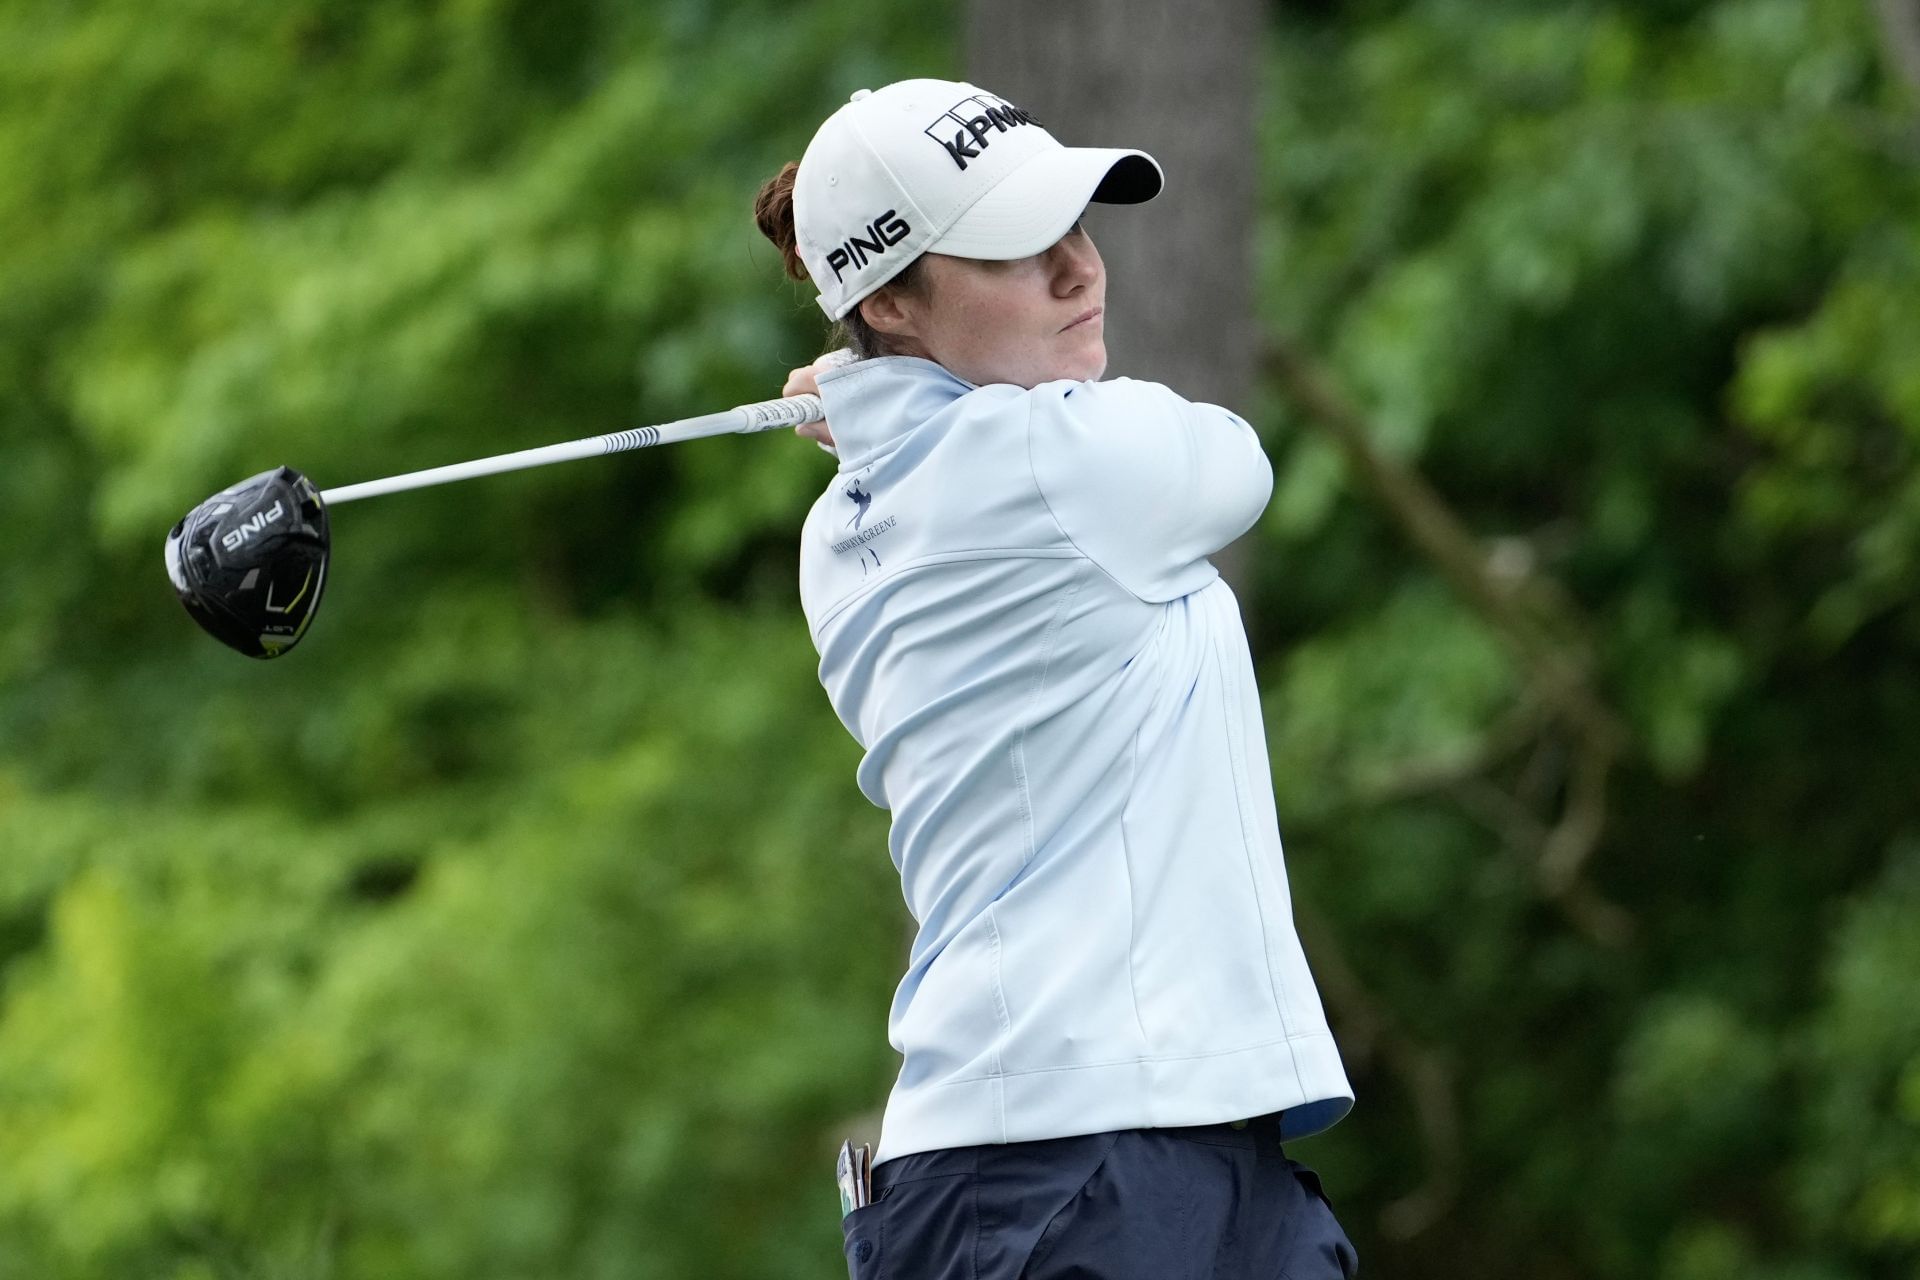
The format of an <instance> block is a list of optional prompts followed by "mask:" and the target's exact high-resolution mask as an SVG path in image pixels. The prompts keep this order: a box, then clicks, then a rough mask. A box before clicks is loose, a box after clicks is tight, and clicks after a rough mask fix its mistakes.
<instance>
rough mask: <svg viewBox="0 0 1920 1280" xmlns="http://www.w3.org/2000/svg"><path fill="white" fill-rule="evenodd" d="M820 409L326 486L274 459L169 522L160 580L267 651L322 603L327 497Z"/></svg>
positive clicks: (206, 626) (731, 418)
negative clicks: (173, 522) (269, 466)
mask: <svg viewBox="0 0 1920 1280" xmlns="http://www.w3.org/2000/svg"><path fill="white" fill-rule="evenodd" d="M823 416H824V415H823V413H822V410H821V407H820V397H819V396H815V395H798V396H788V397H786V398H784V399H780V400H762V401H757V402H755V403H753V404H746V405H740V406H738V407H736V408H732V409H727V410H724V411H722V412H720V413H709V414H703V415H701V416H700V417H697V418H684V419H682V420H680V421H679V422H669V423H664V424H662V425H660V426H652V427H633V428H630V429H628V430H626V431H614V432H611V433H609V434H607V435H601V436H588V437H587V438H585V439H582V440H569V441H566V442H564V443H562V444H551V445H544V446H542V447H540V448H535V449H522V450H520V451H519V452H517V453H503V454H497V455H495V456H494V457H491V458H477V459H475V460H474V461H472V462H456V463H453V464H452V465H450V466H444V467H433V468H430V469H428V470H425V471H410V472H408V473H406V474H405V475H398V476H391V477H389V478H387V479H385V480H368V481H364V482H362V483H360V484H350V485H344V486H342V487H339V488H335V489H327V490H319V489H316V488H315V487H314V485H313V482H312V481H311V480H309V479H307V477H306V476H304V475H302V474H301V473H300V472H298V471H295V470H294V469H293V468H292V467H276V468H274V469H273V470H272V471H263V472H261V473H260V474H259V475H257V476H253V477H251V478H250V479H247V480H242V481H241V482H240V483H239V484H236V485H233V486H231V487H230V488H227V489H223V490H221V491H220V492H219V493H216V494H214V495H213V496H212V497H211V498H208V499H207V500H206V501H205V502H202V503H201V504H200V505H199V506H197V507H195V508H194V509H193V510H191V511H189V512H188V513H187V514H186V516H185V517H183V518H182V519H181V520H180V522H179V523H178V524H176V525H174V526H173V528H172V529H171V530H169V531H168V533H167V542H166V564H167V577H168V579H169V580H170V581H171V582H172V583H173V589H174V592H175V593H176V594H177V595H178V596H179V597H180V603H181V604H183V605H185V606H186V610H187V614H188V616H190V617H191V618H192V619H193V620H194V621H195V622H197V623H199V624H200V626H201V628H202V629H203V630H205V631H206V632H207V634H208V635H211V636H213V637H214V638H215V639H216V640H219V641H220V642H221V643H222V644H225V645H227V646H228V647H230V648H233V649H236V650H238V651H239V652H241V653H244V654H246V655H247V656H248V657H250V658H277V657H279V656H280V655H281V654H283V653H286V652H287V651H288V650H290V649H292V648H293V646H294V645H296V644H298V643H299V642H300V639H301V637H302V636H304V635H306V633H307V628H308V627H309V626H311V625H312V623H313V615H314V614H315V613H316V612H317V611H318V610H319V608H320V597H321V594H322V591H323V590H324V588H325V587H326V581H327V564H328V559H329V554H330V552H331V550H332V541H331V535H330V532H329V527H328V521H327V509H328V507H329V506H338V505H339V504H341V503H343V502H357V501H358V500H360V499H361V498H372V497H377V496H379V495H380V494H384V493H398V492H400V491H402V490H405V489H424V488H427V487H429V486H432V485H439V484H451V483H452V482H453V481H455V480H471V479H473V478H474V477H476V476H489V475H495V474H498V473H500V472H503V471H522V470H525V469H526V468H528V467H544V466H547V465H549V464H551V463H555V462H570V461H572V460H574V459H576V458H591V457H598V456H601V455H603V454H609V453H624V452H626V451H628V450H630V449H645V448H648V447H650V446H652V445H656V444H673V443H676V442H678V441H681V440H695V439H698V438H700V437H701V436H715V435H725V434H727V433H729V432H739V433H747V432H755V431H772V430H775V429H776V428H780V427H798V426H803V425H805V424H806V423H809V422H818V421H820V420H821V418H822V417H823Z"/></svg>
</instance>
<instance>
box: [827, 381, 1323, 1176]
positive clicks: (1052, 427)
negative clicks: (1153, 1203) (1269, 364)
mask: <svg viewBox="0 0 1920 1280" xmlns="http://www.w3.org/2000/svg"><path fill="white" fill-rule="evenodd" d="M820 391H821V395H822V397H823V399H824V401H825V403H826V410H827V419H828V421H829V422H830V423H831V425H832V429H833V434H834V436H835V440H836V444H837V445H838V454H839V458H840V467H839V474H838V475H836V476H835V477H834V480H833V483H832V484H830V485H829V486H828V488H827V491H826V492H825V493H824V494H822V495H821V497H820V499H819V500H818V501H817V502H815V503H814V505H813V509H812V511H811V512H810V513H809V514H808V516H807V522H806V528H805V531H804V533H803V535H802V539H803V540H802V545H801V553H800V594H801V600H802V603H803V605H804V607H805V609H806V615H807V622H808V626H809V628H810V629H811V631H812V633H813V640H814V644H815V646H816V647H817V648H818V650H819V652H820V681H821V683H822V684H823V685H824V686H825V687H826V690H827V694H828V696H829V698H830V699H831V700H832V702H833V707H834V710H835V711H836V712H837V713H838V714H839V716H840V719H841V720H842V722H844V723H845V724H846V726H847V729H848V730H849V731H850V732H851V733H852V734H853V736H854V738H855V739H856V740H857V741H858V742H859V743H860V745H861V746H862V747H863V748H864V749H865V751H866V756H865V758H864V760H863V761H862V762H861V765H860V769H859V775H858V776H859V783H860V789H861V791H862V792H864V793H865V795H866V796H867V798H868V799H869V800H871V801H873V803H875V804H877V805H880V806H881V807H883V808H886V809H889V810H891V811H892V814H893V827H892V835H891V837H890V840H889V844H890V846H891V850H892V854H893V860H894V863H895V865H896V866H897V867H898V868H899V870H900V878H901V884H902V887H903V889H904V891H905V894H906V900H907V907H908V909H909V910H910V911H911V912H912V913H913V916H914V919H916V920H917V921H918V922H919V925H920V929H919V934H918V936H917V937H916V939H915V941H914V944H913V949H912V953H911V956H910V960H909V963H908V967H907V972H906V976H905V977H904V978H903V979H902V980H901V983H900V987H899V990H898V992H897V993H896V995H895V997H894V1002H893V1011H892V1015H891V1018H890V1020H889V1031H890V1038H891V1040H892V1042H893V1046H894V1048H895V1049H897V1050H898V1051H899V1052H900V1053H901V1054H902V1056H903V1061H902V1064H901V1068H900V1076H899V1079H898V1081H897V1083H896V1084H895V1086H894V1090H893V1094H892V1097H891V1098H890V1099H889V1101H888V1103H887V1112H886V1120H885V1124H884V1127H883V1130H882V1135H881V1140H880V1149H879V1152H878V1153H877V1156H876V1158H877V1159H880V1160H886V1159H891V1158H892V1157H894V1156H900V1155H906V1154H909V1153H911V1152H915V1151H925V1150H931V1149H934V1148H941V1147H953V1146H970V1145H975V1144H979V1143H993V1142H1018V1141H1024V1140H1027V1139H1033V1138H1053V1137H1065V1136H1068V1135H1072V1134H1081V1133H1098V1132H1103V1131H1105V1130H1109V1129H1125V1128H1142V1127H1150V1126H1160V1125H1189V1124H1208V1123H1214V1122H1218V1121H1224V1120H1235V1119H1240V1118H1243V1117H1247V1116H1253V1115H1260V1114H1264V1113H1266V1112H1270V1111H1281V1110H1284V1111H1285V1112H1286V1113H1287V1114H1286V1118H1285V1122H1284V1131H1285V1133H1286V1134H1287V1135H1288V1136H1296V1137H1297V1136H1300V1135H1303V1134H1307V1133H1313V1132H1316V1131H1318V1130H1320V1129H1324V1128H1326V1127H1327V1126H1328V1125H1331V1124H1332V1123H1333V1122H1334V1121H1336V1120H1338V1119H1339V1118H1340V1117H1341V1116H1342V1115H1344V1114H1346V1112H1347V1109H1348V1108H1349V1107H1350V1106H1351V1105H1352V1091H1351V1089H1350V1087H1349V1086H1348V1084H1347V1079H1346V1074H1345V1072H1344V1071H1343V1070H1342V1068H1341V1065H1340V1057H1339V1053H1338V1051H1337V1050H1336V1049H1335V1047H1334V1043H1333V1037H1332V1036H1331V1035H1330V1034H1329V1033H1328V1030H1327V1024H1326V1019H1325V1015H1324V1014H1323V1013H1322V1011H1321V1007H1320V999H1319V996H1318V994H1317V993H1316V992H1315V990H1314V985H1313V978H1312V975H1311V974H1309V973H1308V971H1307V963H1306V959H1305V957H1304V956H1303V955H1302V954H1301V950H1300V941H1299V938H1298V937H1297V936H1296V935H1295V932H1294V927H1293V916H1292V911H1291V908H1290V906H1289V903H1288V897H1287V875H1286V869H1285V867H1284V866H1283V864H1282V861H1281V854H1280V833H1279V827H1278V823H1277V820H1276V818H1275V815H1274V806H1273V787H1272V782H1271V778H1270V775H1269V773H1268V765H1267V752H1266V742H1265V736H1264V734H1263V731H1262V723H1261V715H1260V701H1259V695H1258V691H1257V689H1256V687H1255V684H1254V677H1253V667H1252V662H1251V660H1250V658H1249V656H1248V652H1247V641H1246V633H1245V631H1244V629H1243V628H1242V626H1241V622H1240V612H1239V607H1238V604H1237V603H1236V601H1235V600H1234V597H1233V594H1232V592H1231V591H1230V590H1229V589H1228V587H1227V585H1226V583H1225V582H1223V581H1221V580H1220V577H1219V575H1218V574H1217V573H1216V572H1215V570H1214V567H1213V566H1212V565H1211V564H1210V563H1208V561H1207V559H1206V557H1207V556H1208V555H1210V554H1211V553H1213V552H1215V551H1217V550H1219V549H1220V548H1221V547H1223V546H1225V545H1226V544H1227V543H1228V542H1229V541H1231V540H1232V539H1233V538H1235V537H1237V536H1238V535H1239V534H1240V533H1242V532H1244V531H1245V530H1246V529H1247V528H1248V527H1249V526H1250V525H1252V523H1253V522H1254V520H1255V519H1256V518H1258V516H1259V514H1260V512H1261V510H1262V509H1263V508H1264V507H1265V506H1266V503H1267V497H1268V495H1269V493H1270V492H1271V489H1272V484H1273V478H1272V470H1271V467H1270V466H1269V464H1268V462H1267V459H1266V456H1265V455H1264V454H1263V453H1262V452H1261V450H1260V444H1259V441H1258V440H1257V439H1256V438H1255V436H1254V433H1253V431H1252V429H1251V428H1249V427H1248V426H1247V424H1246V423H1245V422H1243V421H1241V420H1240V419H1239V418H1237V417H1235V416H1234V415H1233V414H1231V413H1228V412H1227V411H1226V410H1224V409H1220V408H1216V407H1214V406H1212V405H1204V404H1192V403H1189V402H1188V401H1185V400H1182V399H1181V398H1180V397H1179V396H1177V395H1175V394H1174V393H1173V392H1172V391H1169V390H1168V389H1167V388H1165V387H1163V386H1160V385H1158V384H1156V383H1151V382H1133V381H1129V380H1127V379H1116V380H1114V381H1111V382H1049V383H1044V384H1042V385H1041V386H1038V387H1036V388H1034V389H1033V390H1031V391H1024V390H1021V389H1020V388H1018V387H1013V386H1005V385H998V386H984V387H974V386H971V385H970V384H968V383H966V382H963V381H961V380H960V379H958V378H956V377H954V376H953V375H952V374H950V373H948V372H947V371H946V370H945V369H943V368H941V367H940V366H939V365H937V364H933V363H931V362H929V361H925V360H916V359H909V358H891V359H881V360H868V361H862V362H860V363H857V364H852V365H848V366H846V367H844V368H840V369H836V370H833V371H832V372H829V373H827V374H824V375H823V376H822V377H821V378H820Z"/></svg>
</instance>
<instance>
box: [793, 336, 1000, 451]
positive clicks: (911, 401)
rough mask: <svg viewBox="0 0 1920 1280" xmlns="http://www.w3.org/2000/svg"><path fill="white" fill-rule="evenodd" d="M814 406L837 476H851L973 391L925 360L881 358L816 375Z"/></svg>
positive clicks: (857, 362) (966, 383) (964, 382)
mask: <svg viewBox="0 0 1920 1280" xmlns="http://www.w3.org/2000/svg"><path fill="white" fill-rule="evenodd" d="M819 381H820V400H821V403H822V404H823V405H824V406H825V407H826V411H827V423H828V425H829V427H830V429H831V430H832V431H833V444H834V451H835V452H836V453H837V454H838V455H839V457H840V470H842V471H852V470H856V469H858V467H859V466H860V465H861V464H862V463H864V462H865V460H866V459H867V457H868V456H869V455H871V454H873V453H875V452H877V451H879V450H880V449H883V448H885V447H886V446H888V445H890V444H893V443H894V442H895V441H897V440H899V439H900V438H901V437H902V436H904V435H906V434H907V433H908V432H910V431H912V430H913V429H914V428H915V427H917V426H919V425H920V424H921V423H923V422H925V421H926V420H927V419H929V418H931V417H933V416H934V415H935V414H936V413H939V412H940V411H941V410H942V409H945V408H946V407H947V406H948V405H950V404H952V403H953V402H954V401H956V400H958V399H959V398H960V397H961V396H964V395H966V394H967V392H969V391H972V390H973V389H974V386H973V384H972V383H971V382H968V381H966V380H965V379H964V378H958V377H955V376H954V375H953V374H951V373H949V372H947V370H946V369H944V368H942V367H941V366H940V365H937V364H935V363H934V362H933V361H931V360H922V359H920V358H919V357H918V356H881V357H878V358H877V359H873V360H858V361H855V362H854V363H852V364H848V365H842V366H841V367H840V368H838V369H829V370H828V371H827V372H825V373H823V374H821V375H820V379H819Z"/></svg>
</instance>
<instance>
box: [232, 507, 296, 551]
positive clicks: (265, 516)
mask: <svg viewBox="0 0 1920 1280" xmlns="http://www.w3.org/2000/svg"><path fill="white" fill-rule="evenodd" d="M286 514H287V506H286V504H285V503H284V502H280V501H278V500H275V502H274V504H273V505H272V506H271V507H269V508H268V509H267V510H265V511H256V512H255V513H254V514H253V516H252V517H251V518H250V519H247V520H243V521H241V522H240V523H239V524H238V525H236V526H235V527H234V528H232V529H230V530H229V531H227V532H226V533H223V534H221V535H220V545H221V546H223V547H225V548H226V549H227V550H228V551H238V550H239V549H240V548H242V547H244V546H246V545H247V540H248V539H249V538H251V537H253V535H255V534H256V533H259V532H260V531H261V530H262V529H264V528H266V527H267V526H268V525H270V524H278V523H279V522H280V518H281V517H282V516H284V515H286Z"/></svg>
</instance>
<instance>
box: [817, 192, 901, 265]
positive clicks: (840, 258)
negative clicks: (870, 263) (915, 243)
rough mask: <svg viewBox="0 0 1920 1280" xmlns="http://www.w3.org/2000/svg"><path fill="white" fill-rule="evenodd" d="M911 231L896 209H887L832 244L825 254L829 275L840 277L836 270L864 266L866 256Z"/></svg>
mask: <svg viewBox="0 0 1920 1280" xmlns="http://www.w3.org/2000/svg"><path fill="white" fill-rule="evenodd" d="M912 233H913V228H912V227H910V226H908V225H907V220H906V219H905V218H903V217H901V216H900V214H899V211H898V210H895V209H889V210H887V211H886V212H885V213H883V214H881V215H880V216H879V217H877V218H874V219H873V220H872V221H871V222H869V223H867V225H866V226H864V227H861V228H860V230H858V231H856V232H854V233H853V234H852V235H850V236H848V237H847V238H846V239H845V240H842V241H841V242H840V243H839V244H837V245H835V246H834V247H833V249H832V250H831V251H830V252H829V253H828V254H827V265H828V266H830V267H832V268H833V278H834V279H835V280H838V279H840V278H841V276H840V273H841V272H843V271H845V270H846V269H847V268H848V267H853V268H855V269H858V268H860V267H864V266H866V265H867V259H868V258H874V257H878V256H879V255H881V254H883V253H885V252H886V251H887V250H888V249H889V248H890V247H892V246H893V245H896V244H899V243H900V242H901V241H902V240H905V239H906V238H907V237H908V236H909V235H911V234H912Z"/></svg>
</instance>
